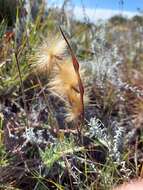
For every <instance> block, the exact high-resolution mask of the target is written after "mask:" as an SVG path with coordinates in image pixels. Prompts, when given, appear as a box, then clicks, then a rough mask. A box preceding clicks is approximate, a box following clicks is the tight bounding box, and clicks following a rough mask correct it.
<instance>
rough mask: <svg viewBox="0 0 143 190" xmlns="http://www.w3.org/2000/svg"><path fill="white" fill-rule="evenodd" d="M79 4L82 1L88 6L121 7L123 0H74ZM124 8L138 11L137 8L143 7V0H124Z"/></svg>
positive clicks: (115, 8)
mask: <svg viewBox="0 0 143 190" xmlns="http://www.w3.org/2000/svg"><path fill="white" fill-rule="evenodd" d="M72 1H73V3H74V4H75V5H77V6H80V5H81V2H83V4H84V5H85V7H88V8H93V7H95V8H103V9H114V10H117V9H121V7H122V6H121V3H120V2H122V0H72ZM123 2H124V4H123V10H126V11H136V10H137V8H142V9H143V0H124V1H123Z"/></svg>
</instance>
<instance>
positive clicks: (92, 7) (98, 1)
mask: <svg viewBox="0 0 143 190" xmlns="http://www.w3.org/2000/svg"><path fill="white" fill-rule="evenodd" d="M47 2H48V5H50V6H51V5H52V6H53V5H54V6H61V5H62V4H63V2H64V0H47ZM71 2H72V4H73V5H74V16H75V18H76V19H77V20H82V19H83V18H84V16H83V7H82V5H84V7H85V12H86V15H87V16H88V18H89V20H90V21H91V22H96V21H97V20H100V19H103V20H106V19H108V18H110V17H112V16H114V15H117V14H120V13H122V14H123V15H124V16H126V17H128V18H131V17H132V16H134V15H136V14H137V13H138V12H137V8H140V9H141V10H143V0H124V3H123V6H122V5H121V2H122V0H71Z"/></svg>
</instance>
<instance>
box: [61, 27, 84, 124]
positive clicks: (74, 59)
mask: <svg viewBox="0 0 143 190" xmlns="http://www.w3.org/2000/svg"><path fill="white" fill-rule="evenodd" d="M59 28H60V31H61V34H62V36H63V38H64V39H65V41H66V43H67V46H68V48H69V52H70V54H71V57H72V63H73V67H74V70H75V73H76V75H77V78H78V86H79V92H80V100H81V105H82V113H81V120H82V121H83V120H84V101H83V96H84V87H83V83H82V80H81V77H80V73H79V63H78V61H77V58H76V56H75V54H74V52H73V50H72V48H71V46H70V44H69V42H68V40H67V38H66V36H65V34H64V32H63V31H62V28H61V27H60V26H59Z"/></svg>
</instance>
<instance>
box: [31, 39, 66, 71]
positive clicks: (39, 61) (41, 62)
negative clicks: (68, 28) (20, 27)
mask: <svg viewBox="0 0 143 190" xmlns="http://www.w3.org/2000/svg"><path fill="white" fill-rule="evenodd" d="M65 52H66V43H65V40H64V39H62V38H61V37H59V36H58V35H57V36H56V37H52V36H49V37H48V38H47V39H46V40H45V41H44V43H43V44H42V45H41V46H40V47H39V48H37V50H36V54H35V55H34V60H35V64H34V65H33V66H34V71H36V72H37V73H39V74H47V73H50V72H51V71H52V69H53V67H54V66H55V64H56V63H58V62H59V61H60V60H62V59H63V57H64V54H65Z"/></svg>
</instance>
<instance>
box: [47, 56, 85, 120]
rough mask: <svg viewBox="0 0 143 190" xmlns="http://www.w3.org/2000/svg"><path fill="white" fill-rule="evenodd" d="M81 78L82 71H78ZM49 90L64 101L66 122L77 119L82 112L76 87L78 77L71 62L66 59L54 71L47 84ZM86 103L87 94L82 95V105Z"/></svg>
mask: <svg viewBox="0 0 143 190" xmlns="http://www.w3.org/2000/svg"><path fill="white" fill-rule="evenodd" d="M79 72H80V75H81V78H83V77H84V71H83V69H81V70H80V71H79ZM48 86H49V90H50V91H51V92H52V93H54V94H55V93H56V94H57V95H58V96H59V97H60V96H61V97H62V98H63V99H64V100H65V105H66V109H67V121H72V120H75V119H76V118H78V117H79V116H80V115H81V113H82V111H83V107H82V106H83V105H82V102H81V97H80V91H79V86H78V77H77V74H76V73H75V70H74V67H73V64H72V60H71V59H67V60H65V61H64V62H62V63H61V64H60V65H59V66H58V67H57V68H56V70H55V76H54V77H53V79H52V80H51V81H50V82H49V85H48ZM87 102H88V94H87V93H85V94H84V104H85V103H87Z"/></svg>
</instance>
